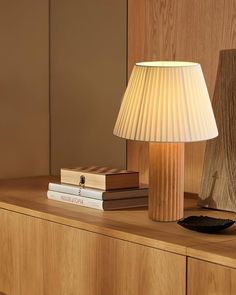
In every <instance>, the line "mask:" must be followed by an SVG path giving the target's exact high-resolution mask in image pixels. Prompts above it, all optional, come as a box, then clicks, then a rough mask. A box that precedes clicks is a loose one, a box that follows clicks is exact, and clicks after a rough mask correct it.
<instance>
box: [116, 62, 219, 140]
mask: <svg viewBox="0 0 236 295" xmlns="http://www.w3.org/2000/svg"><path fill="white" fill-rule="evenodd" d="M114 134H115V135H117V136H119V137H123V138H126V139H131V140H140V141H149V142H191V141H200V140H206V139H210V138H213V137H216V136H217V135H218V130H217V126H216V122H215V118H214V114H213V110H212V106H211V101H210V98H209V94H208V91H207V87H206V83H205V80H204V76H203V73H202V70H201V66H200V65H199V64H197V63H189V62H143V63H137V64H136V65H135V66H134V69H133V71H132V74H131V77H130V80H129V83H128V86H127V89H126V92H125V94H124V97H123V100H122V104H121V107H120V111H119V114H118V118H117V121H116V124H115V128H114Z"/></svg>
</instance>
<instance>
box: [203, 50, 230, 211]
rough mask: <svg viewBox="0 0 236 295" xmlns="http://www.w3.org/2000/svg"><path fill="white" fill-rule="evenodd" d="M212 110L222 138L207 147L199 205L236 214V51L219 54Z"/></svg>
mask: <svg viewBox="0 0 236 295" xmlns="http://www.w3.org/2000/svg"><path fill="white" fill-rule="evenodd" d="M213 110H214V113H215V117H216V122H217V126H218V129H219V136H218V137H217V138H215V139H213V140H211V141H208V142H207V145H206V152H205V160H204V167H203V175H202V182H201V190H200V194H199V197H200V198H201V200H200V201H199V204H200V205H202V206H206V207H209V208H216V209H224V210H229V211H234V212H236V116H235V114H236V49H234V50H223V51H221V53H220V58H219V67H218V73H217V79H216V86H215V92H214V97H213Z"/></svg>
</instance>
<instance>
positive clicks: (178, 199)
mask: <svg viewBox="0 0 236 295" xmlns="http://www.w3.org/2000/svg"><path fill="white" fill-rule="evenodd" d="M114 134H115V135H116V136H119V137H122V138H125V139H130V140H137V141H146V142H149V143H150V144H149V206H148V207H149V209H148V211H149V217H150V218H151V219H153V220H156V221H176V220H179V219H181V218H182V217H183V210H184V209H183V208H184V143H185V142H194V141H201V140H206V139H210V138H214V137H216V136H217V135H218V130H217V126H216V122H215V117H214V114H213V110H212V106H211V101H210V98H209V94H208V91H207V87H206V83H205V80H204V76H203V73H202V69H201V66H200V64H198V63H192V62H176V61H153V62H140V63H136V65H135V66H134V68H133V71H132V74H131V77H130V80H129V83H128V86H127V89H126V91H125V94H124V97H123V100H122V104H121V107H120V111H119V114H118V118H117V121H116V124H115V128H114Z"/></svg>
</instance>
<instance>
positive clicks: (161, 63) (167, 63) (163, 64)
mask: <svg viewBox="0 0 236 295" xmlns="http://www.w3.org/2000/svg"><path fill="white" fill-rule="evenodd" d="M136 66H139V67H167V68H168V67H169V68H171V67H193V66H199V64H198V63H195V62H189V61H143V62H137V63H136Z"/></svg>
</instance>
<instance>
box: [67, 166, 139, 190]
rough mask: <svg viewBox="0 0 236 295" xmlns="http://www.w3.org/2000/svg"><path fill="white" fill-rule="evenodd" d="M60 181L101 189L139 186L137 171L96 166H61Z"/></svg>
mask: <svg viewBox="0 0 236 295" xmlns="http://www.w3.org/2000/svg"><path fill="white" fill-rule="evenodd" d="M61 182H62V183H68V184H74V185H81V186H85V187H93V188H97V189H101V190H113V189H121V188H135V187H138V186H139V173H138V172H134V171H127V170H121V169H113V168H107V167H97V166H93V167H76V168H62V169H61Z"/></svg>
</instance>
